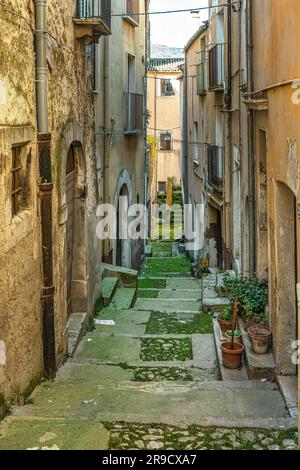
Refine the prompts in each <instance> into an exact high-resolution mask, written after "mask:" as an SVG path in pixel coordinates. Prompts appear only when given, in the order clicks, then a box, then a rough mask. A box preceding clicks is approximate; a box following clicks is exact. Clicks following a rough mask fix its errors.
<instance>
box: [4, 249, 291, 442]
mask: <svg viewBox="0 0 300 470" xmlns="http://www.w3.org/2000/svg"><path fill="white" fill-rule="evenodd" d="M153 252H154V254H155V256H154V257H153V258H147V259H146V261H145V263H144V266H143V269H142V271H141V276H140V279H139V288H138V298H137V301H136V303H135V305H134V307H133V308H131V309H130V308H127V306H128V305H129V304H130V299H128V294H129V293H128V291H127V292H126V299H124V303H123V299H122V298H118V299H117V300H118V301H117V302H116V300H115V302H113V303H112V305H111V306H110V307H106V308H104V309H103V310H101V311H100V312H98V314H97V317H96V320H99V319H101V320H113V321H114V322H115V325H114V326H104V325H99V324H98V322H97V321H96V323H95V328H94V329H93V331H90V332H88V333H87V335H86V336H85V337H84V338H83V340H82V341H81V343H80V345H79V347H78V349H77V352H76V354H75V357H74V358H72V359H70V360H69V361H68V362H67V363H66V364H65V366H64V367H62V368H61V370H60V371H59V373H58V376H57V378H56V380H55V381H54V382H45V383H43V384H42V385H41V386H40V387H38V388H37V389H36V390H35V392H34V393H33V395H32V397H31V398H30V401H29V402H28V404H26V405H25V406H23V407H18V408H15V409H14V410H13V413H12V415H11V416H9V417H8V418H7V419H6V420H4V422H2V424H1V426H0V449H28V448H33V449H43V448H45V449H48V448H50V449H87V450H89V449H179V450H184V449H187V450H194V449H199V450H200V449H202V450H205V449H224V450H225V449H253V450H254V449H272V450H273V449H274V450H276V449H280V448H285V449H294V448H296V442H297V434H296V421H295V420H294V421H293V420H292V419H291V418H289V415H288V412H287V410H286V407H285V404H284V401H283V399H282V397H281V394H280V393H279V391H278V389H277V387H276V386H275V385H274V384H272V383H262V382H261V381H249V380H243V381H239V382H237V381H234V380H226V381H221V380H220V371H219V367H218V358H217V355H216V349H215V343H214V336H213V313H214V311H215V307H216V306H217V307H218V306H219V307H220V306H221V304H222V302H223V303H224V299H223V301H221V300H220V299H217V295H216V293H215V291H214V286H215V274H211V275H209V276H207V277H206V278H205V279H204V281H203V283H202V282H201V281H200V280H197V279H194V278H192V277H191V274H190V273H191V266H190V261H189V260H188V259H186V258H184V257H180V256H178V255H177V256H176V250H174V249H172V245H171V244H168V243H161V244H157V245H154V250H153ZM174 253H175V256H174ZM121 297H122V296H121ZM208 301H209V303H210V307H207V310H208V311H209V312H210V313H202V307H203V306H204V305H207V302H208ZM211 305H213V307H211Z"/></svg>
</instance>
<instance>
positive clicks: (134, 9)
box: [124, 0, 140, 26]
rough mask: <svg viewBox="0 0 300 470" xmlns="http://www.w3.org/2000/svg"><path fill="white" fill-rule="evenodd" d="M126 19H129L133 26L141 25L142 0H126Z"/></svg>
mask: <svg viewBox="0 0 300 470" xmlns="http://www.w3.org/2000/svg"><path fill="white" fill-rule="evenodd" d="M125 12H126V13H125V15H124V19H125V20H127V21H129V23H131V24H132V25H133V26H139V25H140V15H139V13H140V2H139V0H125Z"/></svg>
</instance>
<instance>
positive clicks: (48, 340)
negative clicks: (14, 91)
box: [35, 0, 56, 379]
mask: <svg viewBox="0 0 300 470" xmlns="http://www.w3.org/2000/svg"><path fill="white" fill-rule="evenodd" d="M35 54H36V114H37V146H38V159H39V172H40V184H39V197H40V201H41V203H40V204H41V205H40V211H41V237H42V239H41V251H42V265H43V285H42V295H41V301H42V311H43V358H44V373H45V376H46V377H47V378H50V379H51V378H54V377H55V373H56V351H55V310H54V291H55V288H54V285H53V240H52V218H53V217H52V194H53V181H52V170H51V134H50V133H49V125H48V76H47V75H48V68H47V0H35Z"/></svg>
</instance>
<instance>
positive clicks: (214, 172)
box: [207, 145, 224, 192]
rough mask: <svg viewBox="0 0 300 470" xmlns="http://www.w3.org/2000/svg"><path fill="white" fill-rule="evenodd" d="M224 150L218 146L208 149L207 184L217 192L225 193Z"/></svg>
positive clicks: (209, 146)
mask: <svg viewBox="0 0 300 470" xmlns="http://www.w3.org/2000/svg"><path fill="white" fill-rule="evenodd" d="M223 159H224V149H223V147H219V146H216V145H208V147H207V182H208V184H209V185H210V186H213V187H214V188H215V189H216V190H217V191H221V192H222V191H223V183H224V164H223Z"/></svg>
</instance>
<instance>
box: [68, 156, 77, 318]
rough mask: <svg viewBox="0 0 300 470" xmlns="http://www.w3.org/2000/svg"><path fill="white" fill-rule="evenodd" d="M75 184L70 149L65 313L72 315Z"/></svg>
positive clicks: (72, 158)
mask: <svg viewBox="0 0 300 470" xmlns="http://www.w3.org/2000/svg"><path fill="white" fill-rule="evenodd" d="M75 183H76V168H75V157H74V151H73V148H71V149H70V152H69V155H68V162H67V174H66V204H67V211H68V218H67V229H66V244H67V312H68V317H69V316H70V315H71V313H72V266H73V251H74V250H73V242H74V214H75Z"/></svg>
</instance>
